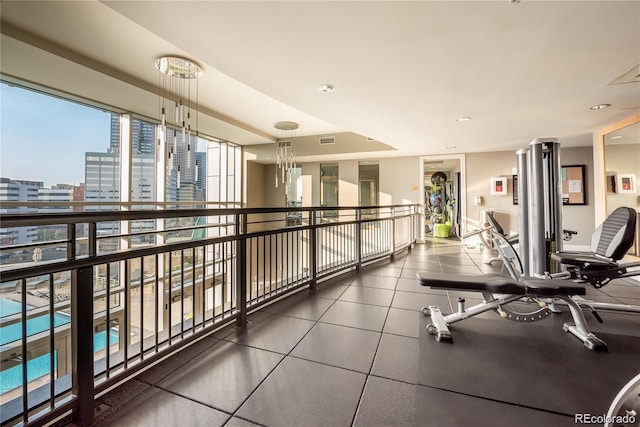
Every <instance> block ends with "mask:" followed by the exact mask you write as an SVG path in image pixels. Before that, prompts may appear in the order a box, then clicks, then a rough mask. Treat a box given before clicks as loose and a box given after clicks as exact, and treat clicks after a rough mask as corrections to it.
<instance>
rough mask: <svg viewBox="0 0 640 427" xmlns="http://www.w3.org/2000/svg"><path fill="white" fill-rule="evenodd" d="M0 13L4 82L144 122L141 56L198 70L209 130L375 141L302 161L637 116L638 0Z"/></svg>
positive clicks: (558, 132) (148, 68)
mask: <svg viewBox="0 0 640 427" xmlns="http://www.w3.org/2000/svg"><path fill="white" fill-rule="evenodd" d="M0 12H1V13H0V15H1V19H2V22H1V23H2V26H1V27H0V31H1V32H2V62H0V64H1V67H2V68H1V69H2V73H3V74H5V75H9V76H15V77H21V78H27V79H29V80H31V81H34V82H36V83H41V84H45V85H49V86H53V87H57V88H59V89H63V90H64V91H65V92H68V93H75V94H80V95H83V96H89V97H91V98H92V99H94V100H97V101H101V102H106V103H109V104H111V105H116V106H119V107H122V108H130V109H131V110H132V111H136V112H139V113H143V114H148V115H150V116H153V117H157V111H155V110H157V105H158V103H157V96H156V95H155V94H156V93H157V84H158V80H159V79H158V72H157V70H156V69H155V67H154V61H155V59H156V58H158V57H160V56H162V55H167V54H170V55H178V56H184V57H187V58H190V59H192V60H194V61H196V62H197V63H199V64H200V65H201V66H202V68H203V69H204V75H203V76H202V78H201V79H199V83H198V84H199V102H200V105H201V109H200V110H201V114H202V115H203V116H204V117H203V119H202V121H201V122H202V125H201V126H202V127H203V128H205V129H204V131H205V133H207V134H209V135H212V136H217V137H220V138H223V139H227V140H230V141H233V142H236V143H239V144H242V145H245V146H252V145H256V144H273V143H274V141H275V140H276V139H277V138H281V137H282V136H283V135H279V134H278V131H276V129H274V127H273V126H274V124H275V123H276V122H278V121H283V120H287V121H294V122H297V123H298V124H299V129H298V130H297V131H296V134H295V135H293V136H294V138H302V137H310V136H316V135H350V136H351V138H350V139H358V137H359V138H360V140H359V141H358V144H362V142H363V141H367V137H368V138H369V140H375V142H376V144H377V145H376V146H375V147H374V146H373V145H372V146H371V147H372V148H371V149H369V148H367V147H366V146H365V147H363V148H358V149H357V150H354V149H353V146H351V145H350V143H349V144H346V143H345V144H344V145H342V146H337V147H335V146H334V147H332V149H333V150H334V152H333V153H324V152H323V151H322V150H323V149H324V147H320V146H319V145H318V146H317V147H316V146H315V142H309V144H312V146H311V147H310V148H309V147H307V148H308V149H307V151H308V153H307V154H305V156H302V158H300V160H304V159H305V158H308V159H314V160H322V159H323V158H331V157H332V156H333V157H335V156H336V155H337V154H336V152H335V151H336V150H337V151H338V152H339V153H338V154H340V156H341V158H375V157H380V156H385V157H387V156H410V155H442V154H450V153H468V152H478V151H499V150H516V149H518V148H521V147H523V146H525V145H526V144H527V143H528V142H529V141H530V140H531V139H533V138H538V137H556V138H558V139H559V140H560V142H561V143H562V144H563V146H588V145H591V143H592V132H594V131H595V130H597V129H598V128H601V127H604V126H605V125H608V124H610V123H612V122H615V121H618V120H621V119H623V118H626V117H629V116H631V115H633V114H635V113H637V112H639V111H640V82H632V83H619V84H611V83H612V82H613V81H614V80H616V79H617V78H618V77H620V76H621V75H623V74H624V73H626V72H629V71H631V73H630V75H631V77H633V76H635V75H636V74H640V70H636V69H634V67H636V66H638V64H640V2H639V1H621V2H615V1H536V0H522V1H521V2H519V3H512V2H510V1H508V0H499V1H410V2H401V1H354V2H350V1H333V2H331V1H256V2H247V1H193V2H191V1H102V2H97V1H93V0H89V1H83V2H60V1H44V2H32V1H29V2H26V1H2V2H1V3H0ZM34 47H35V48H34ZM61 58H62V59H61ZM70 63H73V64H75V65H69V64H70ZM78 64H79V65H78ZM636 71H638V72H636ZM69 73H74V75H73V76H74V77H73V78H69ZM123 82H124V84H123ZM322 83H330V84H332V85H334V86H335V91H334V92H332V93H320V92H319V91H317V90H316V88H317V86H318V85H320V84H322ZM59 86H64V87H62V88H61V87H59ZM154 97H155V98H154ZM154 99H155V100H154ZM603 103H607V104H611V107H610V108H607V109H602V110H591V109H590V108H589V107H590V106H592V105H595V104H603ZM154 109H155V110H154ZM460 117H471V120H469V121H466V122H458V121H457V119H458V118H460ZM288 136H291V135H288ZM312 140H313V141H315V138H312ZM338 141H339V140H338ZM370 142H371V141H370ZM302 143H303V142H301V144H302ZM305 144H306V143H305ZM347 145H349V147H351V148H348V147H347ZM342 147H344V149H343V148H342ZM380 150H384V151H380ZM256 151H258V150H256ZM341 151H342V153H340V152H341ZM265 156H266V155H265ZM263 160H264V159H263ZM266 161H269V160H268V159H267V160H266Z"/></svg>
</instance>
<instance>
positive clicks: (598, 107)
mask: <svg viewBox="0 0 640 427" xmlns="http://www.w3.org/2000/svg"><path fill="white" fill-rule="evenodd" d="M609 107H611V104H597V105H592V106H591V107H589V108H590V109H592V110H604V109H605V108H609Z"/></svg>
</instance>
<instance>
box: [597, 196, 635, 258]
mask: <svg viewBox="0 0 640 427" xmlns="http://www.w3.org/2000/svg"><path fill="white" fill-rule="evenodd" d="M636 215H637V214H636V211H635V210H634V209H631V208H627V207H620V208H617V209H616V210H614V211H613V212H612V213H611V215H609V216H608V217H607V219H605V220H604V222H603V223H602V225H600V227H598V228H597V229H596V231H594V232H593V234H592V235H591V252H593V253H595V254H597V255H600V256H603V257H605V258H610V259H613V260H616V261H617V260H619V259H621V258H622V257H623V256H624V255H625V254H626V253H627V251H628V250H629V248H631V246H632V245H633V239H634V234H635V230H636Z"/></svg>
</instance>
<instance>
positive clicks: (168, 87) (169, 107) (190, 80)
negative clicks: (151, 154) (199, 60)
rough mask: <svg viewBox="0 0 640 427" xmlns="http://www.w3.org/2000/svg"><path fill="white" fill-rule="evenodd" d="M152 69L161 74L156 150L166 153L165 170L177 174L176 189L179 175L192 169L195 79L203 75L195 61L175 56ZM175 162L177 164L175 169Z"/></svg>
mask: <svg viewBox="0 0 640 427" xmlns="http://www.w3.org/2000/svg"><path fill="white" fill-rule="evenodd" d="M155 65H156V68H157V69H158V71H160V77H159V83H158V86H159V88H160V94H159V95H160V124H159V129H158V148H159V149H161V150H165V151H166V155H167V170H168V171H169V172H171V171H173V170H174V169H176V170H177V175H178V179H177V183H178V188H179V187H180V181H181V179H180V173H181V172H182V173H184V172H185V167H186V169H191V157H192V156H191V154H192V153H191V151H192V144H191V142H192V141H191V140H192V136H195V137H196V140H197V137H198V115H199V114H198V113H199V104H198V78H199V77H201V76H202V74H203V71H202V68H201V67H200V66H199V65H198V64H196V63H195V62H194V61H191V60H189V59H186V58H180V57H177V56H163V57H161V58H158V59H157V60H156V61H155ZM192 117H194V118H195V123H192V122H191V120H192ZM168 127H171V128H173V129H172V131H173V132H171V130H170V131H169V133H168V132H167V128H168ZM178 132H179V133H180V134H181V135H182V141H181V143H182V144H184V145H183V147H184V146H186V153H185V155H184V157H182V156H181V155H178ZM171 133H173V136H172V137H171V136H170V135H171ZM168 140H169V141H170V145H169V144H168ZM185 160H186V161H185ZM174 162H177V163H176V164H175V165H174ZM181 163H182V167H181ZM187 176H188V175H187ZM187 179H189V178H187Z"/></svg>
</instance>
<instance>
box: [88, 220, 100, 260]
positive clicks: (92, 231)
mask: <svg viewBox="0 0 640 427" xmlns="http://www.w3.org/2000/svg"><path fill="white" fill-rule="evenodd" d="M88 251H89V256H96V254H97V253H98V226H97V225H96V223H95V222H90V223H89V247H88Z"/></svg>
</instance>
